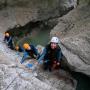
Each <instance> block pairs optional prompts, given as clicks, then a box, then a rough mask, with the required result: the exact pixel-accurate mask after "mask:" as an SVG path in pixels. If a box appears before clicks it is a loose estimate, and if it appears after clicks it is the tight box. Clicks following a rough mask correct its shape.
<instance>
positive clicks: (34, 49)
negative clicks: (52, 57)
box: [31, 45, 39, 56]
mask: <svg viewBox="0 0 90 90" xmlns="http://www.w3.org/2000/svg"><path fill="white" fill-rule="evenodd" d="M31 48H32V50H33V51H34V54H35V55H36V56H38V55H39V53H38V50H37V49H36V48H35V46H33V45H31Z"/></svg>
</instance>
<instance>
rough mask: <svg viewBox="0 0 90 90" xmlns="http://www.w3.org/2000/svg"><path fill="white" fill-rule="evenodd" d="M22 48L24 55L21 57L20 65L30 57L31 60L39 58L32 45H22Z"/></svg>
mask: <svg viewBox="0 0 90 90" xmlns="http://www.w3.org/2000/svg"><path fill="white" fill-rule="evenodd" d="M23 48H24V55H23V57H22V60H21V62H20V63H21V64H22V63H23V62H24V61H25V59H26V58H27V57H28V56H30V57H31V58H34V59H35V58H38V57H39V53H38V51H37V49H36V48H35V47H34V45H29V44H28V43H25V44H24V45H23Z"/></svg>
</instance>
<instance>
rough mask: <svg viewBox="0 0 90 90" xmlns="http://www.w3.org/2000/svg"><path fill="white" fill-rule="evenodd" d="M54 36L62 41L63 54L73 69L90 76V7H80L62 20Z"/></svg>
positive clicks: (53, 33) (54, 30)
mask: <svg viewBox="0 0 90 90" xmlns="http://www.w3.org/2000/svg"><path fill="white" fill-rule="evenodd" d="M53 35H56V36H58V37H59V38H60V39H61V42H62V43H61V48H62V52H63V54H64V55H65V57H66V58H67V61H68V62H69V64H70V65H71V66H72V67H73V69H74V70H75V71H78V72H82V73H84V74H87V75H90V6H89V5H86V6H85V5H84V6H79V7H78V8H76V9H75V10H72V11H71V12H70V13H68V14H67V15H65V16H63V17H62V18H60V19H59V23H58V25H56V27H54V29H53V30H52V31H51V36H53Z"/></svg>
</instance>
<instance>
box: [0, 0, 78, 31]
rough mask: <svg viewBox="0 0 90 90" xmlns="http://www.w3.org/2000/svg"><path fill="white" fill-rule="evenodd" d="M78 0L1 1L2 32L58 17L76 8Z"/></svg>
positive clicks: (0, 28) (0, 19)
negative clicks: (18, 25)
mask: <svg viewBox="0 0 90 90" xmlns="http://www.w3.org/2000/svg"><path fill="white" fill-rule="evenodd" d="M76 4H77V0H65V1H63V0H3V1H2V0H0V5H1V6H3V7H2V8H1V10H0V21H2V22H0V31H3V32H4V31H6V30H7V29H8V28H12V27H14V26H15V25H17V24H20V25H21V26H23V25H25V24H27V23H28V22H30V21H33V22H35V21H41V20H46V19H49V18H53V17H58V16H60V15H61V14H62V12H63V11H64V12H66V11H67V10H69V8H72V7H76Z"/></svg>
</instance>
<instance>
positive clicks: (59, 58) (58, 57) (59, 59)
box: [57, 49, 62, 61]
mask: <svg viewBox="0 0 90 90" xmlns="http://www.w3.org/2000/svg"><path fill="white" fill-rule="evenodd" d="M61 58H62V51H61V49H60V50H59V51H58V54H57V59H58V61H61Z"/></svg>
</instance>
